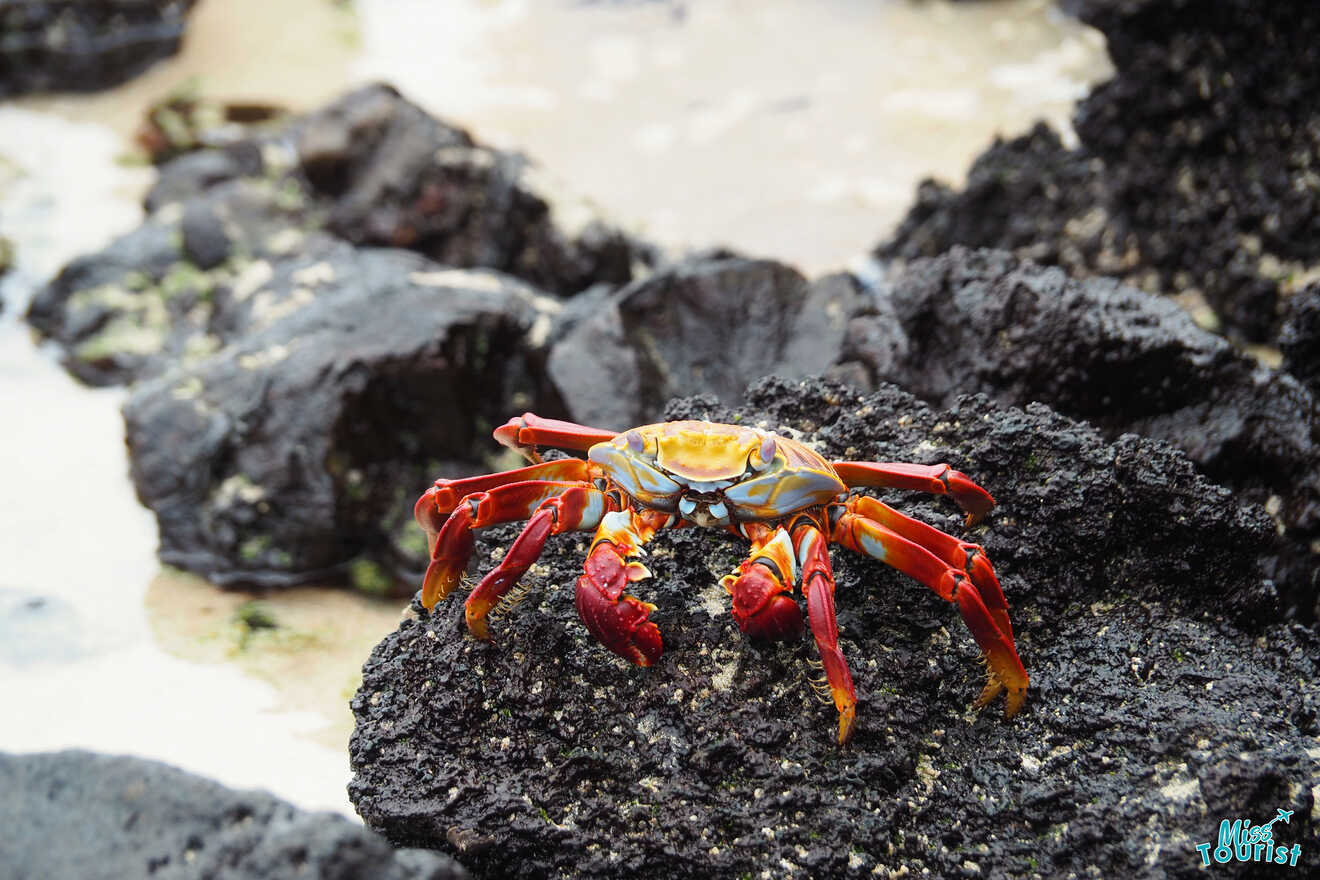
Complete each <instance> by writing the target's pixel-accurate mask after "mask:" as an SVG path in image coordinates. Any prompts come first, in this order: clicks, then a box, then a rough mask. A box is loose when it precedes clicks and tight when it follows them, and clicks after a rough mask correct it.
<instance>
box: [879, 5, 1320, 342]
mask: <svg viewBox="0 0 1320 880" xmlns="http://www.w3.org/2000/svg"><path fill="white" fill-rule="evenodd" d="M1065 6H1066V7H1067V8H1069V9H1071V10H1072V11H1074V12H1075V13H1076V14H1077V15H1079V17H1081V18H1082V20H1084V21H1086V22H1088V23H1091V24H1093V25H1094V26H1096V27H1098V28H1099V29H1100V30H1102V31H1103V32H1104V34H1105V37H1106V39H1107V40H1108V42H1109V51H1110V55H1111V56H1112V58H1113V60H1114V65H1115V67H1116V68H1117V74H1116V76H1115V77H1114V78H1113V79H1112V80H1110V81H1109V82H1107V83H1104V84H1102V85H1100V86H1098V87H1096V88H1095V89H1094V90H1093V92H1092V93H1091V95H1090V96H1089V97H1088V98H1087V99H1086V100H1085V101H1083V102H1082V104H1081V105H1080V106H1079V108H1078V110H1077V112H1076V114H1075V116H1074V126H1075V128H1076V130H1077V134H1078V136H1079V138H1080V141H1081V144H1080V147H1079V148H1078V149H1076V150H1067V149H1064V148H1063V146H1062V145H1061V144H1060V142H1059V140H1058V138H1057V136H1055V135H1054V134H1053V133H1052V132H1050V131H1049V130H1048V129H1046V128H1044V127H1043V126H1040V127H1037V128H1036V129H1035V130H1034V131H1032V132H1031V133H1030V134H1027V135H1025V136H1023V137H1020V138H1017V139H1015V140H1012V141H1009V142H998V143H996V144H995V145H994V146H993V147H991V149H990V150H988V151H987V152H986V153H985V154H984V155H983V156H982V157H981V158H980V159H979V160H978V161H977V162H976V164H975V165H974V166H973V167H972V170H971V172H970V174H969V177H968V182H967V185H966V187H965V188H964V189H963V190H962V191H960V192H955V191H953V190H951V189H949V188H947V187H944V186H942V185H940V184H935V183H929V182H928V183H926V184H924V185H923V187H922V189H921V191H920V193H919V196H918V201H917V204H916V205H915V206H914V208H913V209H912V211H911V213H910V214H909V216H908V218H907V219H906V220H905V221H904V223H903V224H902V226H901V227H900V228H899V230H898V231H897V233H896V234H895V235H894V236H893V238H892V239H890V240H889V241H887V242H885V243H884V244H882V245H881V246H880V247H879V248H877V253H878V254H879V255H881V256H883V257H886V258H890V257H915V256H934V255H935V254H938V253H941V252H943V251H945V250H947V249H948V248H949V247H950V246H951V245H953V244H967V245H973V246H986V247H1001V248H1006V249H1010V250H1014V251H1016V252H1018V253H1020V254H1021V255H1024V256H1030V257H1033V258H1035V259H1039V260H1044V261H1048V262H1056V263H1058V264H1059V265H1062V266H1063V267H1065V268H1066V269H1068V270H1069V272H1071V273H1074V274H1102V275H1117V276H1120V277H1122V278H1124V279H1126V280H1129V281H1131V282H1133V283H1135V284H1137V285H1138V286H1142V287H1145V288H1147V289H1150V290H1153V291H1160V292H1166V293H1175V292H1192V291H1199V292H1201V293H1203V294H1204V296H1205V298H1206V299H1207V300H1208V302H1209V303H1210V305H1211V306H1212V307H1213V309H1214V310H1215V312H1216V313H1217V315H1218V318H1219V319H1220V320H1222V322H1223V324H1224V325H1225V329H1227V330H1229V331H1230V332H1231V333H1234V334H1240V335H1242V336H1244V337H1246V338H1248V339H1252V340H1267V339H1271V338H1273V335H1274V333H1275V332H1276V331H1277V328H1278V323H1279V314H1278V311H1277V308H1276V306H1277V304H1278V301H1279V300H1280V298H1286V297H1287V296H1289V295H1291V293H1293V292H1294V291H1295V290H1296V284H1297V279H1298V278H1304V277H1306V276H1307V274H1308V272H1310V271H1313V270H1314V268H1315V267H1316V265H1317V263H1318V262H1320V186H1318V185H1317V176H1316V175H1317V168H1320V104H1318V103H1317V102H1316V101H1315V99H1314V98H1315V95H1316V94H1318V93H1320V7H1317V5H1316V4H1315V3H1312V2H1310V0H1293V2H1279V3H1268V4H1261V3H1255V2H1252V0H1225V2H1218V3H1193V2H1191V0H1072V2H1068V3H1065Z"/></svg>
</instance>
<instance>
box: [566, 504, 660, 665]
mask: <svg viewBox="0 0 1320 880" xmlns="http://www.w3.org/2000/svg"><path fill="white" fill-rule="evenodd" d="M668 520H669V515H668V514H664V513H660V512H659V511H654V510H636V511H634V510H618V511H611V512H610V513H607V514H605V516H604V517H602V518H601V521H600V527H599V528H597V529H596V537H595V539H594V540H593V541H592V542H591V550H590V551H589V552H588V553H587V562H586V565H585V569H586V572H585V573H584V574H583V575H582V577H580V578H578V582H577V610H578V615H579V616H580V617H581V618H582V622H583V623H585V624H586V625H587V629H588V630H589V631H590V632H591V634H592V635H593V636H595V637H596V640H597V641H598V642H600V643H601V644H602V645H604V646H605V647H606V648H608V649H609V650H611V651H613V652H614V653H616V654H618V655H619V656H620V657H622V658H624V659H625V660H631V661H632V662H633V663H636V664H637V665H638V666H650V665H651V664H652V663H654V662H655V661H657V660H659V659H660V653H661V650H662V645H661V642H660V629H659V627H657V626H656V625H655V624H654V623H652V622H651V621H650V620H649V619H648V618H649V617H650V616H651V612H652V611H654V610H655V606H654V605H652V604H650V603H649V602H643V601H641V600H640V599H638V598H636V597H634V596H629V595H628V594H626V593H624V592H623V588H624V587H625V586H627V585H628V582H629V581H639V580H641V579H642V578H645V577H650V575H651V572H649V571H648V570H647V568H646V566H645V565H643V564H642V563H641V562H640V561H639V560H638V558H637V557H639V556H640V555H642V553H643V552H644V551H643V550H642V545H643V544H645V543H646V542H647V541H649V540H651V538H652V537H653V536H654V535H655V533H656V530H657V529H659V528H661V527H663V526H664V525H665V524H666V522H667V521H668Z"/></svg>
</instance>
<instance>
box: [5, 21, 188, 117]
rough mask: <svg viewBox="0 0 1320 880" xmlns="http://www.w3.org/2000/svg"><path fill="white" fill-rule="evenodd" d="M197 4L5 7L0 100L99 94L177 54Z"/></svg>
mask: <svg viewBox="0 0 1320 880" xmlns="http://www.w3.org/2000/svg"><path fill="white" fill-rule="evenodd" d="M194 2H195V0H23V2H17V3H16V2H6V3H3V4H0V98H4V97H8V96H10V95H17V94H22V93H24V92H35V91H55V90H69V91H97V90H100V89H106V88H109V87H110V86H113V85H117V84H118V83H121V82H124V81H126V80H129V79H132V78H133V77H134V76H137V75H138V74H139V73H141V72H142V71H144V70H146V69H147V68H148V67H150V66H151V65H152V64H154V63H156V62H157V61H159V60H160V59H162V58H168V57H169V56H171V55H173V54H174V53H175V52H177V51H178V49H179V45H180V43H181V42H182V40H183V32H184V28H185V26H186V25H187V16H188V12H189V10H190V9H191V8H192V6H193V3H194Z"/></svg>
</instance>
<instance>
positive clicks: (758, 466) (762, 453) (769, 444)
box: [751, 437, 779, 471]
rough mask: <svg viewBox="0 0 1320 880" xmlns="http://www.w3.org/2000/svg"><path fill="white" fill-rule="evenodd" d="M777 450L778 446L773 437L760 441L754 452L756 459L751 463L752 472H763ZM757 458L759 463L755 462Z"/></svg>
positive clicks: (773, 458)
mask: <svg viewBox="0 0 1320 880" xmlns="http://www.w3.org/2000/svg"><path fill="white" fill-rule="evenodd" d="M778 449H779V446H778V444H776V443H775V438H774V437H766V438H765V439H764V440H762V441H761V447H760V448H759V449H757V450H756V458H753V459H752V461H751V465H752V470H755V471H763V470H765V469H766V468H767V467H769V466H770V463H771V462H772V461H774V460H775V452H776V451H778ZM757 458H759V459H760V461H757Z"/></svg>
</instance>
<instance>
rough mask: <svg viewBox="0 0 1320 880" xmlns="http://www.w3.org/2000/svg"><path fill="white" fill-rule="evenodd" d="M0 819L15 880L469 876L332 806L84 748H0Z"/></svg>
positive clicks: (3, 861)
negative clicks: (305, 805) (12, 751)
mask: <svg viewBox="0 0 1320 880" xmlns="http://www.w3.org/2000/svg"><path fill="white" fill-rule="evenodd" d="M0 823H3V826H4V834H3V840H4V841H5V845H4V848H3V850H0V869H3V872H4V874H5V876H6V877H11V878H14V880H29V878H30V880H36V878H42V880H62V878H78V880H97V878H107V880H109V878H124V877H155V878H161V880H175V878H177V880H184V878H203V877H223V878H227V880H240V878H243V880H247V878H251V880H283V878H288V880H293V878H307V877H325V878H329V877H335V878H341V880H354V878H361V880H368V878H370V880H377V878H380V880H414V878H415V880H448V878H454V880H457V878H462V877H467V876H468V874H467V872H466V871H464V870H463V868H462V866H460V865H458V864H457V863H455V862H454V861H453V860H452V859H450V858H447V857H446V856H443V855H439V854H437V853H429V852H422V851H420V850H396V849H394V848H392V847H391V846H390V845H389V844H388V843H387V842H385V841H384V840H382V839H381V838H380V837H378V836H377V835H375V834H372V833H371V832H369V831H366V830H364V829H362V828H360V827H357V826H355V825H353V824H352V823H351V822H349V821H348V820H347V819H345V818H344V817H342V816H339V815H336V814H333V813H309V812H307V811H305V810H301V809H299V808H297V807H295V806H293V805H292V804H289V803H286V802H285V801H282V800H280V799H279V798H276V797H274V796H273V795H270V794H267V793H265V792H260V791H234V790H232V789H229V788H226V787H225V786H223V785H221V784H220V783H218V782H212V781H211V780H208V779H203V778H201V777H199V776H194V775H193V774H191V773H185V772H184V771H182V770H177V769H175V768H173V767H170V766H167V765H165V764H161V763H158V762H156V761H147V760H143V759H141V758H130V757H112V756H109V755H97V754H93V753H91V752H82V751H69V752H55V753H51V754H41V755H6V754H3V753H0Z"/></svg>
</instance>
